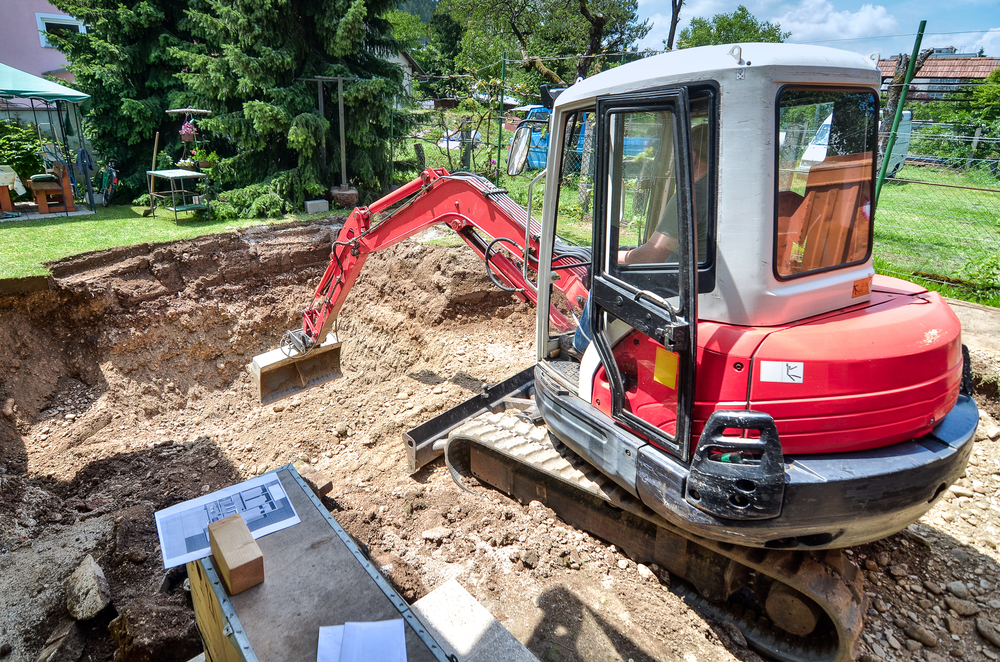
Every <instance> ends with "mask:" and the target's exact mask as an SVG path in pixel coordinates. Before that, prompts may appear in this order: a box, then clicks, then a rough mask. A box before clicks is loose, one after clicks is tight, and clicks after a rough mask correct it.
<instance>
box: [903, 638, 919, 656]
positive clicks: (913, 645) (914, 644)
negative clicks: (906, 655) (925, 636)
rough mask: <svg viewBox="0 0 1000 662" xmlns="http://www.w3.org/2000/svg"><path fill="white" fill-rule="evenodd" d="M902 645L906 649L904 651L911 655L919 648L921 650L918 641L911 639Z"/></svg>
mask: <svg viewBox="0 0 1000 662" xmlns="http://www.w3.org/2000/svg"><path fill="white" fill-rule="evenodd" d="M903 645H904V646H905V647H906V650H908V651H910V652H911V653H915V652H917V651H918V650H920V649H921V648H923V646H921V645H920V642H919V641H914V640H912V639H910V640H909V641H907V642H906V643H905V644H903Z"/></svg>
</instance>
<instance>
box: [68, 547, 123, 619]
mask: <svg viewBox="0 0 1000 662" xmlns="http://www.w3.org/2000/svg"><path fill="white" fill-rule="evenodd" d="M63 588H64V589H65V591H66V609H67V611H69V613H70V616H72V617H73V618H75V619H76V620H78V621H86V620H88V619H91V618H93V617H94V616H97V614H99V613H100V612H101V610H102V609H104V608H105V607H107V606H108V604H109V603H110V602H111V588H110V587H109V586H108V580H107V579H106V578H105V577H104V571H103V570H101V566H99V565H97V561H95V560H94V557H93V556H91V555H90V554H88V555H87V558H85V559H84V560H83V562H82V563H80V565H79V567H77V569H76V570H74V571H73V574H71V575H70V576H69V577H67V578H66V581H65V582H63Z"/></svg>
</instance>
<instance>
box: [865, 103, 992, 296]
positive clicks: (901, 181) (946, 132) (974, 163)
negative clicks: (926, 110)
mask: <svg viewBox="0 0 1000 662" xmlns="http://www.w3.org/2000/svg"><path fill="white" fill-rule="evenodd" d="M997 144H1000V139H998V138H995V137H990V136H988V135H983V134H982V131H981V130H980V131H975V129H972V130H969V129H966V128H964V127H954V126H950V125H941V124H923V125H920V126H917V125H916V123H915V125H914V129H913V134H912V139H911V142H910V148H909V152H908V154H907V156H906V160H905V161H904V162H903V165H902V167H901V168H900V169H899V170H898V171H897V172H896V173H895V174H894V175H893V176H891V177H889V178H887V179H886V181H885V184H884V186H883V187H882V191H881V194H880V197H879V203H878V211H877V216H876V224H875V247H874V253H875V260H876V267H877V268H878V269H879V270H880V271H884V272H886V273H889V274H892V275H899V276H901V277H904V278H917V279H921V280H925V281H931V282H935V283H942V284H946V285H950V286H952V287H954V288H955V289H957V290H959V291H964V292H967V293H968V294H970V295H972V296H974V297H975V296H977V295H984V296H985V298H990V297H992V296H995V294H993V293H992V292H991V291H993V290H996V289H998V288H1000V168H998V163H1000V159H998V158H984V156H986V157H990V156H993V155H994V153H995V150H996V145H997Z"/></svg>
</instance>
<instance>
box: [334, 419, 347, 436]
mask: <svg viewBox="0 0 1000 662" xmlns="http://www.w3.org/2000/svg"><path fill="white" fill-rule="evenodd" d="M333 431H334V432H336V433H337V436H338V437H346V436H347V423H344V422H343V421H341V422H340V423H337V425H335V426H334V428H333Z"/></svg>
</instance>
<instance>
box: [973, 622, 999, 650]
mask: <svg viewBox="0 0 1000 662" xmlns="http://www.w3.org/2000/svg"><path fill="white" fill-rule="evenodd" d="M976 632H978V633H979V636H981V637H982V638H983V639H985V640H986V641H988V642H989V643H990V644H991V645H993V646H995V647H997V648H1000V632H997V626H996V625H995V624H994V623H991V622H990V621H988V620H986V619H985V618H977V619H976Z"/></svg>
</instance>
